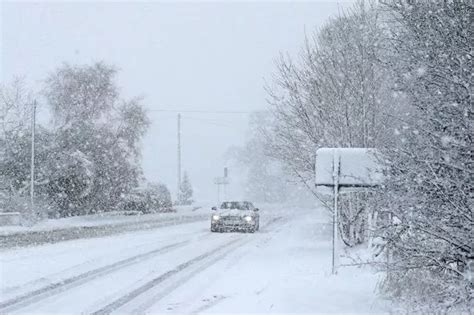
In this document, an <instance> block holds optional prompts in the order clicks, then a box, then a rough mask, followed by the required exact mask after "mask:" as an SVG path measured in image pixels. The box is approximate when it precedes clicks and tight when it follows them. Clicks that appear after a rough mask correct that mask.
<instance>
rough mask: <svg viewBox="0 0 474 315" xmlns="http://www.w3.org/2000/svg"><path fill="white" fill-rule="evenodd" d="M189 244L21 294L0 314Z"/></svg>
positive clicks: (0, 309)
mask: <svg viewBox="0 0 474 315" xmlns="http://www.w3.org/2000/svg"><path fill="white" fill-rule="evenodd" d="M204 236H208V234H205V235H204ZM189 243H191V240H186V241H181V242H176V243H173V244H170V245H167V246H164V247H160V248H157V249H154V250H151V251H147V252H145V253H141V254H138V255H135V256H132V257H129V258H126V259H123V260H120V261H117V262H115V263H113V264H109V265H106V266H102V267H99V268H96V269H93V270H90V271H87V272H84V273H81V274H79V275H76V276H73V277H70V278H67V279H64V280H61V281H57V282H54V283H51V284H49V285H46V286H44V287H42V288H39V289H37V290H33V291H30V292H28V293H25V294H22V295H20V296H17V297H14V298H11V299H9V300H7V301H4V302H1V303H0V313H2V314H4V313H8V312H11V311H14V310H18V309H21V308H23V307H26V306H28V305H31V304H34V303H36V302H39V301H41V300H43V299H46V298H48V297H50V296H53V295H56V294H59V293H62V292H64V291H66V290H68V289H71V288H74V287H76V286H79V285H81V284H84V283H86V282H88V281H91V280H94V279H97V278H99V277H101V276H105V275H108V274H110V273H112V272H114V271H117V270H120V269H123V268H125V267H128V266H130V265H133V264H137V263H140V262H143V261H144V260H147V259H150V258H152V257H154V256H155V255H157V254H163V253H166V252H169V251H172V250H175V249H178V248H180V247H183V246H185V245H187V244H189Z"/></svg>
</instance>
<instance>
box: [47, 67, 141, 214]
mask: <svg viewBox="0 0 474 315" xmlns="http://www.w3.org/2000/svg"><path fill="white" fill-rule="evenodd" d="M115 76H116V70H115V69H114V68H113V67H111V66H108V65H106V64H103V63H97V64H94V65H92V66H70V65H63V66H62V67H60V68H58V69H57V70H56V71H54V72H53V73H51V74H50V75H49V77H48V78H47V80H46V86H45V89H44V94H45V96H46V99H47V102H48V104H49V105H50V106H51V109H52V113H53V124H54V130H53V132H54V134H55V140H54V143H55V145H56V147H55V148H53V152H52V155H53V156H54V155H55V154H57V155H58V157H57V158H56V159H55V161H56V162H55V164H56V165H55V167H56V170H55V172H54V174H57V175H56V176H52V177H51V178H50V183H49V191H48V192H49V194H50V196H51V198H53V199H54V200H56V202H57V203H59V204H60V205H61V212H62V214H63V215H69V214H78V213H89V212H94V211H109V210H112V209H113V208H114V207H115V206H116V205H117V204H119V203H120V198H121V196H122V195H123V194H125V193H127V192H129V191H130V190H132V189H133V188H134V187H138V183H139V180H140V177H141V172H142V171H141V166H140V150H139V144H140V140H141V137H142V136H143V135H144V133H145V131H146V129H147V126H148V124H149V122H148V118H147V117H146V113H145V112H144V109H143V107H142V105H141V104H140V100H138V99H133V100H131V101H123V100H121V99H120V98H119V93H118V88H117V86H116V83H115ZM62 157H64V158H62ZM86 166H87V167H86Z"/></svg>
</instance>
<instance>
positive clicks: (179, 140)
mask: <svg viewBox="0 0 474 315" xmlns="http://www.w3.org/2000/svg"><path fill="white" fill-rule="evenodd" d="M177 176H178V182H177V183H178V190H177V192H176V200H178V198H179V191H180V189H181V114H178V174H177Z"/></svg>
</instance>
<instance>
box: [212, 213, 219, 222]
mask: <svg viewBox="0 0 474 315" xmlns="http://www.w3.org/2000/svg"><path fill="white" fill-rule="evenodd" d="M220 218H221V217H220V215H218V214H214V215H213V216H212V220H213V221H218V220H219V219H220Z"/></svg>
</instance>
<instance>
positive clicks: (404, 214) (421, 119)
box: [379, 0, 474, 313]
mask: <svg viewBox="0 0 474 315" xmlns="http://www.w3.org/2000/svg"><path fill="white" fill-rule="evenodd" d="M386 2H387V3H386V9H387V11H388V12H389V13H390V21H391V24H390V30H391V32H392V33H391V38H392V41H393V45H392V47H391V49H392V50H393V51H394V52H395V56H396V57H397V58H396V59H392V60H390V61H391V62H390V63H389V65H390V66H391V67H392V69H393V70H394V71H393V73H395V74H396V85H395V88H396V91H397V93H400V94H403V95H404V97H405V98H406V99H407V100H408V103H409V105H410V115H408V116H405V117H403V123H402V126H401V128H399V129H397V130H396V135H397V137H396V139H397V140H398V141H396V142H395V143H394V145H393V146H387V147H385V150H384V155H385V157H386V159H385V160H387V161H390V162H389V163H388V164H387V169H388V171H387V175H388V179H387V182H386V183H385V186H384V187H383V189H382V191H381V193H380V194H379V196H380V197H381V202H382V207H383V209H385V210H386V211H387V212H389V213H390V214H391V215H392V216H393V218H394V219H393V221H392V222H391V224H390V225H389V227H388V228H386V229H382V231H381V232H382V234H381V235H382V236H383V237H384V238H385V239H386V240H387V253H388V255H389V263H390V264H389V270H391V271H390V273H389V276H388V277H387V279H386V282H385V284H386V286H385V288H386V289H387V291H388V292H390V293H391V294H392V295H393V296H394V297H396V298H398V299H401V300H402V301H403V302H404V303H403V304H405V305H410V306H411V307H412V306H415V307H419V306H423V307H424V311H428V312H431V311H432V310H433V309H434V308H433V305H436V309H440V308H439V307H442V308H444V310H448V309H450V310H453V311H454V312H462V311H466V312H467V313H469V311H468V310H469V307H470V306H469V305H470V304H471V302H472V301H471V299H472V288H473V287H472V285H473V284H472V272H473V271H472V266H473V261H474V256H473V212H472V209H473V208H472V204H473V203H472V201H473V199H472V178H473V174H472V170H473V166H474V165H473V158H472V148H473V143H472V126H473V120H472V115H473V107H472V84H473V76H472V73H473V55H472V52H473V51H472V38H473V33H472V30H473V26H472V25H473V24H472V17H473V13H474V6H473V4H472V2H469V1H443V2H441V1H402V0H397V1H386ZM427 307H431V308H429V309H428V308H427ZM456 307H458V309H457V308H456ZM462 307H464V308H465V309H463V308H462ZM471 307H472V304H471ZM459 308H460V309H459Z"/></svg>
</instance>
